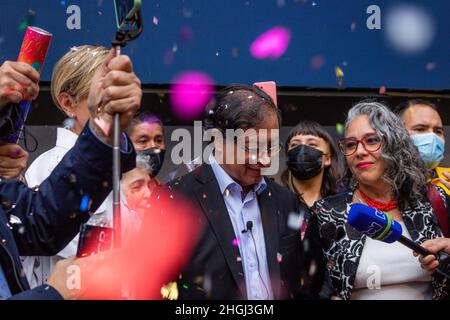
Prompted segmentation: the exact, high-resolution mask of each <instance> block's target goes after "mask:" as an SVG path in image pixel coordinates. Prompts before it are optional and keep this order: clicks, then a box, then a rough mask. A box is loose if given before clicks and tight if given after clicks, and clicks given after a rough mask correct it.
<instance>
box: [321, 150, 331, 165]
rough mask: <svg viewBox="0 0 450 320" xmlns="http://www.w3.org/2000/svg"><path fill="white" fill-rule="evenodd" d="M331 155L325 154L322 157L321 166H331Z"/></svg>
mask: <svg viewBox="0 0 450 320" xmlns="http://www.w3.org/2000/svg"><path fill="white" fill-rule="evenodd" d="M331 158H332V157H331V154H329V153H327V154H324V155H323V166H324V168H326V167H329V166H331Z"/></svg>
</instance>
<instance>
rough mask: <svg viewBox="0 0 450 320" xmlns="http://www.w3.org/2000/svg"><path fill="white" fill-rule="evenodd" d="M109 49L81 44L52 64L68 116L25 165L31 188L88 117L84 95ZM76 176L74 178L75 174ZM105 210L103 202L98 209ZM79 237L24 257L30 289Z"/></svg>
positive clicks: (57, 97) (54, 90) (55, 90)
mask: <svg viewBox="0 0 450 320" xmlns="http://www.w3.org/2000/svg"><path fill="white" fill-rule="evenodd" d="M108 52H109V50H108V49H106V48H104V47H101V46H91V45H83V46H79V47H74V48H72V49H70V51H69V52H67V53H66V54H65V55H64V56H63V57H62V58H61V59H60V60H59V61H58V62H57V63H56V65H55V67H54V69H53V74H52V81H51V94H52V98H53V102H54V103H55V105H56V106H57V107H58V108H59V109H60V110H61V111H62V112H63V113H64V114H65V115H66V116H67V117H68V119H69V121H66V125H65V128H58V130H57V137H56V146H55V147H54V148H52V149H50V150H48V151H47V152H44V153H43V154H41V155H40V156H39V157H38V158H37V159H36V160H35V161H34V162H33V163H32V164H31V165H30V167H29V168H28V170H27V171H26V173H25V179H26V181H27V184H28V186H30V187H34V186H37V185H39V184H40V183H41V182H42V181H44V180H45V179H46V178H47V177H48V176H49V175H50V173H51V172H52V171H53V169H54V168H55V167H56V165H57V164H58V163H59V162H60V161H61V159H62V158H63V157H64V155H65V154H66V153H67V152H68V151H69V150H70V149H71V148H72V147H73V146H74V145H75V142H76V140H77V138H78V135H79V134H80V132H81V130H82V129H83V128H84V125H85V124H86V122H87V121H88V119H89V110H88V103H87V98H88V94H89V88H90V86H91V82H92V79H93V77H94V75H95V73H96V72H97V70H98V69H99V67H100V66H101V65H102V64H103V62H104V60H105V58H106V56H107V55H108ZM74 178H76V177H74ZM102 211H104V205H102V206H101V207H100V208H99V209H98V210H97V212H102ZM77 243H78V237H76V238H75V239H74V240H72V241H71V242H70V243H69V244H68V245H67V246H66V248H64V249H63V250H62V251H61V252H59V253H58V254H57V255H56V256H52V257H24V258H23V265H24V269H25V273H26V276H27V279H28V282H29V283H30V286H31V287H32V288H34V287H36V286H39V285H42V284H44V283H46V281H47V278H48V277H49V276H50V274H51V272H52V270H53V268H54V266H55V264H56V262H58V261H59V260H61V259H64V258H67V257H69V256H72V255H74V254H75V253H76V250H77Z"/></svg>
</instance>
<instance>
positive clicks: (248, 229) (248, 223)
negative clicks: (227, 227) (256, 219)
mask: <svg viewBox="0 0 450 320" xmlns="http://www.w3.org/2000/svg"><path fill="white" fill-rule="evenodd" d="M252 228H253V221H251V220H249V221H247V225H246V229H244V230H242V233H247V232H249V231H250V232H252Z"/></svg>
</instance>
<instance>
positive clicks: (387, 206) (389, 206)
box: [358, 189, 397, 212]
mask: <svg viewBox="0 0 450 320" xmlns="http://www.w3.org/2000/svg"><path fill="white" fill-rule="evenodd" d="M358 191H359V193H360V194H361V196H362V197H363V199H364V202H365V203H366V204H367V205H368V206H370V207H372V208H375V209H378V210H380V211H383V212H389V211H391V210H394V209H395V208H397V200H395V199H392V200H390V201H388V202H381V201H378V200H375V199H372V198H370V197H369V196H368V195H367V194H365V193H364V192H363V191H361V189H358Z"/></svg>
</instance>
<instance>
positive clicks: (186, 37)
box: [179, 26, 194, 41]
mask: <svg viewBox="0 0 450 320" xmlns="http://www.w3.org/2000/svg"><path fill="white" fill-rule="evenodd" d="M179 37H180V39H181V40H182V41H190V40H192V39H193V38H194V32H193V31H192V28H191V27H189V26H184V27H181V29H180V35H179Z"/></svg>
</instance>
